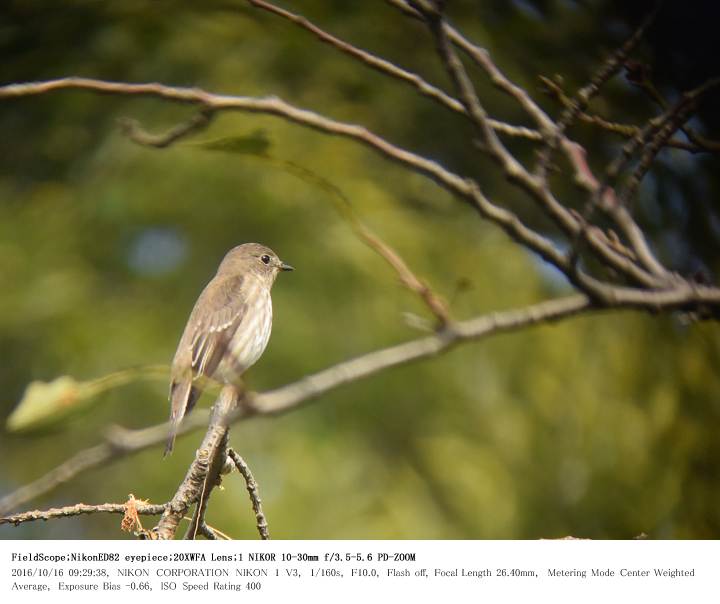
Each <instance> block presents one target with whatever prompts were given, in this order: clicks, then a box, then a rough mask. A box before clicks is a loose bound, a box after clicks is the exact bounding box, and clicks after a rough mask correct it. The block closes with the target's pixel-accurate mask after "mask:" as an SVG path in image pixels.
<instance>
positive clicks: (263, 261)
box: [218, 243, 295, 284]
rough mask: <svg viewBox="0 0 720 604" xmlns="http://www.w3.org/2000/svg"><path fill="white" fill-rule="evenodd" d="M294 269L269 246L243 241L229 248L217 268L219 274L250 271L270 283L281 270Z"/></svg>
mask: <svg viewBox="0 0 720 604" xmlns="http://www.w3.org/2000/svg"><path fill="white" fill-rule="evenodd" d="M292 270H295V269H294V268H293V267H292V266H290V265H289V264H286V263H285V262H283V261H282V260H280V258H278V256H277V254H276V253H275V252H273V251H272V250H271V249H270V248H269V247H266V246H264V245H261V244H259V243H243V244H242V245H238V246H236V247H234V248H233V249H231V250H230V251H229V252H228V253H227V254H225V258H223V260H222V262H221V263H220V267H219V268H218V275H221V274H228V275H230V274H243V273H252V274H254V275H257V276H258V277H260V278H261V279H263V280H266V281H268V282H269V283H270V284H272V283H273V282H274V281H275V278H276V277H277V276H278V273H280V272H281V271H292Z"/></svg>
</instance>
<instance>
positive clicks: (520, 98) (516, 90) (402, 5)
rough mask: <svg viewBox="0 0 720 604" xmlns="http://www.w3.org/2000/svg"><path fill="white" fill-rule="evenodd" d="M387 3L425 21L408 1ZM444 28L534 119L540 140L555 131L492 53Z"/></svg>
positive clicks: (398, 0)
mask: <svg viewBox="0 0 720 604" xmlns="http://www.w3.org/2000/svg"><path fill="white" fill-rule="evenodd" d="M385 1H386V2H387V3H388V4H390V5H392V6H394V7H395V8H398V9H400V10H401V11H402V12H403V13H404V14H406V15H408V16H410V17H413V18H416V19H420V20H424V17H423V16H422V15H421V14H420V13H419V12H418V11H417V10H415V9H414V8H413V7H412V6H410V3H409V2H407V1H406V0H385ZM443 28H444V30H445V34H446V35H447V37H448V39H449V40H450V41H451V42H452V43H453V44H454V45H455V46H456V47H457V48H459V49H460V50H462V51H463V52H464V53H465V54H466V55H467V56H468V57H469V58H470V59H471V60H472V61H474V62H475V63H476V64H477V65H478V66H480V67H481V68H482V69H483V70H484V71H485V73H487V75H488V76H489V78H490V81H491V83H492V84H493V85H494V86H495V87H496V88H498V90H501V91H502V92H504V93H506V94H508V95H509V96H511V97H512V98H514V99H515V100H516V101H517V103H518V104H519V105H520V107H522V109H523V110H524V111H525V112H526V113H527V114H528V115H529V116H530V117H531V118H532V119H533V121H534V122H535V123H536V124H537V126H538V128H539V129H540V139H542V138H543V137H545V136H547V135H548V134H549V133H551V132H554V131H555V123H554V122H553V121H552V119H550V117H549V116H548V115H547V114H546V113H545V112H544V111H543V110H542V109H541V108H540V106H539V105H538V104H537V103H535V101H533V100H532V99H531V98H530V95H529V94H528V93H527V91H526V90H525V89H524V88H521V87H520V86H518V85H517V84H514V83H513V82H511V81H510V80H509V79H508V77H507V76H505V74H504V73H503V72H502V71H501V70H500V69H499V68H498V66H497V65H495V63H494V62H493V61H492V59H491V58H490V53H489V52H488V51H487V50H486V49H485V48H481V47H480V46H477V45H476V44H473V43H472V42H470V40H468V39H467V38H466V37H465V36H464V35H463V34H462V33H460V32H459V31H458V30H457V29H455V28H454V27H453V26H452V25H450V24H448V23H447V22H445V23H444V24H443Z"/></svg>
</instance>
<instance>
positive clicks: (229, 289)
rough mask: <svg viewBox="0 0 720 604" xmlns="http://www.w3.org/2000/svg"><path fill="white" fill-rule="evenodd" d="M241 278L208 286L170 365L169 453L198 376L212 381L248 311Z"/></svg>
mask: <svg viewBox="0 0 720 604" xmlns="http://www.w3.org/2000/svg"><path fill="white" fill-rule="evenodd" d="M243 279H244V277H243V276H242V275H238V276H234V277H228V278H227V279H224V280H223V281H220V282H219V283H218V282H216V283H214V284H209V285H208V287H206V288H205V290H204V291H203V293H202V294H200V298H198V301H197V302H196V303H195V308H193V311H192V313H190V319H189V320H188V324H187V325H186V327H185V333H183V336H182V338H181V339H180V344H179V346H178V349H177V352H176V353H175V358H174V359H173V364H172V379H171V383H170V426H171V427H170V436H169V438H168V443H167V446H166V448H165V454H166V455H167V454H168V453H169V452H170V451H172V447H173V443H174V441H175V434H176V433H177V430H178V428H179V426H180V422H182V419H183V417H185V416H186V415H187V414H188V413H190V411H192V408H193V407H194V406H195V403H196V402H197V400H198V398H200V394H201V393H202V390H203V385H202V382H196V381H195V380H196V379H197V378H198V377H200V376H207V377H211V376H212V375H213V374H214V373H215V370H216V369H217V368H218V365H219V364H220V361H221V360H222V358H223V355H224V354H225V352H226V351H227V348H228V345H229V344H230V341H231V340H232V337H233V335H234V334H235V331H236V330H237V328H238V326H239V325H240V323H241V322H242V320H243V318H244V316H245V313H246V311H247V308H248V304H247V300H246V296H245V295H243V293H242V284H243Z"/></svg>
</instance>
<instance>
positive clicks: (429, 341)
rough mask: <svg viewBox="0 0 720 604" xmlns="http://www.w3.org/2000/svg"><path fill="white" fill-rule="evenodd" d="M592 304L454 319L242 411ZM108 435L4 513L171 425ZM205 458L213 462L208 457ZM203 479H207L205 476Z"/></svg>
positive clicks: (296, 399)
mask: <svg viewBox="0 0 720 604" xmlns="http://www.w3.org/2000/svg"><path fill="white" fill-rule="evenodd" d="M592 308H593V307H592V304H591V303H590V301H589V299H588V298H587V297H586V296H582V295H579V296H569V297H567V298H559V299H557V300H552V301H548V302H542V303H540V304H536V305H534V306H528V307H526V308H522V309H517V310H510V311H505V312H500V313H495V314H492V315H484V316H482V317H478V318H476V319H471V320H468V321H461V322H458V323H453V324H452V332H448V331H443V332H440V333H438V334H434V335H431V336H427V337H424V338H419V339H415V340H411V341H408V342H405V343H404V344H399V345H397V346H391V347H389V348H384V349H381V350H377V351H374V352H370V353H367V354H365V355H362V356H359V357H356V358H354V359H351V360H348V361H344V362H341V363H338V364H336V365H333V366H332V367H329V368H327V369H325V370H323V371H320V372H318V373H315V374H312V375H309V376H306V377H304V378H302V379H300V380H298V381H297V382H294V383H292V384H288V385H286V386H283V387H282V388H278V389H276V390H272V391H269V392H266V393H261V394H255V395H252V396H251V397H250V396H249V395H248V397H249V399H250V400H246V403H245V405H244V406H243V408H242V409H241V411H240V412H239V413H238V414H239V416H240V417H244V416H248V415H264V414H277V413H282V412H286V411H290V410H291V409H293V408H295V407H298V406H299V405H300V404H302V403H303V402H305V401H309V400H312V399H315V398H317V397H319V396H321V395H322V394H325V393H326V392H329V391H331V390H334V389H335V388H339V387H340V386H343V385H345V384H347V383H350V382H354V381H357V380H360V379H363V378H366V377H370V376H372V375H374V374H376V373H379V372H381V371H383V370H386V369H389V368H391V367H395V366H397V365H402V364H405V363H410V362H412V361H416V360H420V359H423V358H428V357H431V356H434V355H436V354H440V353H442V352H444V351H446V350H447V349H449V348H450V347H452V346H453V345H456V344H460V343H462V342H470V341H474V340H479V339H482V338H484V337H489V336H491V335H493V334H495V333H501V332H504V331H510V330H516V329H522V328H524V327H527V326H530V325H536V324H540V323H546V322H550V321H557V320H561V319H564V318H567V317H571V316H574V315H576V314H581V313H584V312H588V311H590V310H592ZM236 419H237V418H236ZM207 424H208V414H207V413H204V412H203V410H202V409H199V410H197V411H195V413H193V415H191V416H190V417H188V418H186V419H185V421H184V422H183V426H182V429H181V433H183V434H185V433H188V432H191V431H194V430H198V429H200V428H203V427H206V426H207ZM108 438H109V439H111V442H112V443H114V444H110V443H105V444H100V445H97V446H95V447H91V448H89V449H86V450H84V451H80V452H78V453H76V454H75V455H74V456H73V457H72V458H71V459H69V460H68V461H66V462H64V463H63V464H61V465H60V466H58V467H56V468H55V469H53V470H51V471H50V472H48V473H47V474H45V476H43V477H42V478H40V479H38V480H36V481H33V482H32V483H29V484H28V485H26V486H24V487H21V488H20V489H18V490H17V491H15V492H13V493H10V494H9V495H6V496H5V497H4V498H3V499H2V500H0V514H7V513H8V512H9V511H11V510H13V509H15V508H17V507H19V506H21V505H22V504H24V503H26V502H27V501H30V500H32V499H34V498H36V497H39V496H41V495H43V494H45V493H48V492H50V491H52V490H53V489H54V488H56V487H57V486H58V485H60V484H63V483H65V482H68V481H69V480H71V479H72V478H74V477H75V476H77V475H78V474H80V473H81V472H85V471H89V470H91V469H93V468H96V467H99V466H102V465H105V464H108V463H111V462H115V461H117V460H119V459H121V458H123V457H125V456H127V455H129V454H131V453H134V452H137V451H141V450H144V449H146V448H148V447H152V446H156V445H158V444H160V443H164V442H165V439H166V438H167V424H166V423H163V424H158V425H156V426H152V427H150V428H146V429H144V430H122V429H119V428H116V429H115V430H114V431H113V433H112V434H111V435H110V436H109V437H108ZM201 450H203V447H201ZM204 457H206V456H204ZM197 462H198V460H197V459H196V463H197ZM203 463H204V464H205V465H207V463H206V462H203ZM196 473H197V474H198V475H199V476H204V473H203V472H200V471H198V472H196ZM199 480H200V481H202V480H204V479H203V478H199ZM192 503H193V502H189V503H188V504H187V506H186V505H185V504H182V505H180V506H179V507H184V508H185V509H187V508H188V507H189V506H190V505H192Z"/></svg>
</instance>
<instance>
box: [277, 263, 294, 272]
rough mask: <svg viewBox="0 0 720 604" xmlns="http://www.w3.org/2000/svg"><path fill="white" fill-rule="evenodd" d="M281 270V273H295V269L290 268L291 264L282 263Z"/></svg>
mask: <svg viewBox="0 0 720 604" xmlns="http://www.w3.org/2000/svg"><path fill="white" fill-rule="evenodd" d="M280 270H281V271H294V270H295V269H294V268H293V267H292V266H290V265H289V264H285V263H284V262H282V261H281V262H280Z"/></svg>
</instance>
